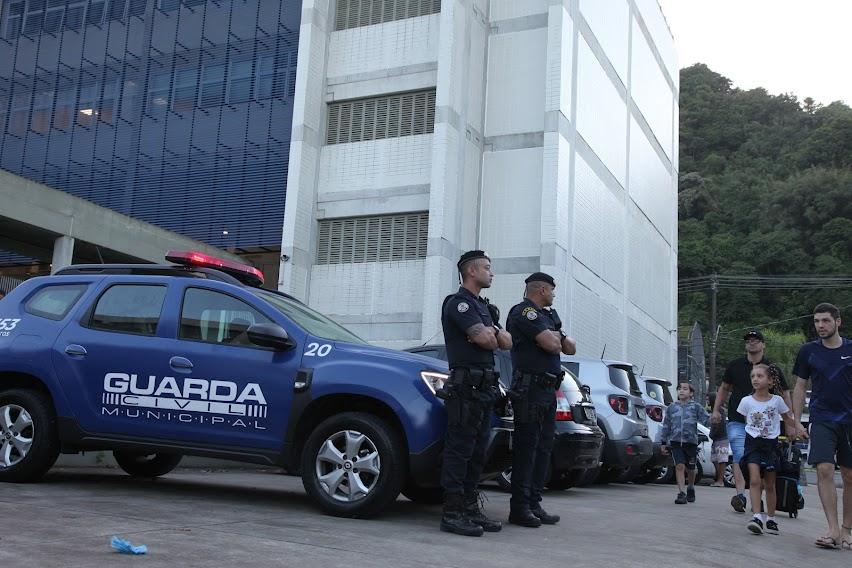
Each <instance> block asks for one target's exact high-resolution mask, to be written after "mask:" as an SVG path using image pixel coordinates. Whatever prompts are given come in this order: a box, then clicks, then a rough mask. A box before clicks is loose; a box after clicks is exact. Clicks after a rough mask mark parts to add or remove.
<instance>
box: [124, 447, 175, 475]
mask: <svg viewBox="0 0 852 568" xmlns="http://www.w3.org/2000/svg"><path fill="white" fill-rule="evenodd" d="M112 457H113V458H115V463H117V464H118V467H120V468H121V469H123V470H124V471H125V473H127V474H129V475H131V476H133V477H160V476H161V475H166V474H167V473H169V472H170V471H172V470H173V469H174V468H176V467H177V466H178V464H179V463H180V461H181V460H182V459H183V456H182V455H180V454H161V453H160V454H146V453H140V452H124V451H114V452H113V453H112Z"/></svg>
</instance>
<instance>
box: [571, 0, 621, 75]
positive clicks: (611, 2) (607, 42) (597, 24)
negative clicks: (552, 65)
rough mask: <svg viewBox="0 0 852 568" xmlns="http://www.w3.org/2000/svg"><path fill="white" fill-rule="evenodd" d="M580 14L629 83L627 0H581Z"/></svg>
mask: <svg viewBox="0 0 852 568" xmlns="http://www.w3.org/2000/svg"><path fill="white" fill-rule="evenodd" d="M580 14H582V16H583V18H584V19H585V20H586V23H588V24H589V27H590V28H592V33H594V35H595V39H597V40H598V43H599V44H600V45H601V47H602V48H603V50H604V52H605V53H606V56H607V59H609V62H610V63H612V66H613V68H614V69H615V71H616V73H618V76H619V78H620V79H621V82H622V83H623V84H625V85H626V84H627V32H628V31H629V25H630V22H629V16H630V12H629V8H628V5H627V1H626V0H605V1H603V2H602V1H601V0H580Z"/></svg>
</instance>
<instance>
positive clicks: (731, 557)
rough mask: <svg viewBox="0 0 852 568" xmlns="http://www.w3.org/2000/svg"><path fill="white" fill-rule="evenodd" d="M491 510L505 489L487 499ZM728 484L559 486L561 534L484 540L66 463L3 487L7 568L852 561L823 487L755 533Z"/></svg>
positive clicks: (204, 481) (397, 517)
mask: <svg viewBox="0 0 852 568" xmlns="http://www.w3.org/2000/svg"><path fill="white" fill-rule="evenodd" d="M487 496H488V499H489V500H488V503H487V509H488V511H489V513H490V514H492V515H493V516H497V517H501V518H504V519H505V517H506V515H507V513H508V495H507V494H505V493H501V492H499V491H496V490H489V491H487ZM730 496H731V490H730V489H717V488H711V487H699V488H698V501H697V503H695V504H689V505H675V504H674V503H673V499H674V497H675V490H674V487H672V486H660V485H647V486H641V485H603V486H594V487H589V488H579V489H572V490H569V491H564V492H550V493H548V494H547V496H546V502H545V508H546V509H547V510H548V511H550V512H552V513H557V514H559V515H561V516H562V522H561V523H559V524H558V525H556V526H553V527H542V528H539V529H526V528H521V527H516V526H514V525H506V526H504V528H503V531H502V532H500V533H496V534H488V533H486V535H485V536H484V537H481V538H465V537H459V536H455V535H448V534H445V533H441V532H439V531H438V528H437V527H438V519H439V515H440V507H438V506H423V505H416V504H414V503H411V502H409V501H408V500H406V499H405V498H403V497H400V499H399V500H398V501H397V502H396V503H395V505H394V506H393V507H392V508H391V509H390V511H388V513H387V514H385V515H384V516H382V517H381V518H379V519H375V520H370V521H365V520H351V519H338V518H334V517H329V516H326V515H323V514H321V513H319V512H318V510H317V509H316V508H314V507H313V505H312V504H311V503H310V502H309V500H308V498H307V497H306V495H305V493H304V491H303V489H302V486H301V481H300V480H299V479H297V478H292V477H286V476H282V475H279V474H277V473H275V472H273V471H271V470H270V471H263V470H257V469H254V470H233V469H230V470H223V471H211V470H199V469H178V470H175V471H174V472H173V473H171V474H169V475H167V476H165V477H163V478H161V479H158V480H154V481H144V480H135V479H132V478H130V477H128V476H126V475H124V474H123V473H122V472H120V471H119V470H115V469H108V468H72V467H60V468H55V469H54V470H53V471H51V472H50V473H49V474H48V476H47V477H46V478H45V480H44V481H43V482H42V483H38V484H29V485H13V484H0V519H3V521H4V522H3V528H2V529H0V566H4V567H5V566H9V567H13V566H24V565H27V566H38V567H88V566H97V567H98V568H108V567H112V566H145V567H146V568H155V567H162V566H211V565H212V566H245V565H248V564H251V565H256V566H298V567H299V568H308V567H313V566H322V567H330V566H349V565H354V566H358V567H359V568H372V567H393V568H408V567H412V568H413V567H415V566H417V567H422V566H429V567H431V566H435V567H438V566H440V567H465V568H480V567H481V568H498V567H517V566H524V565H534V566H535V567H536V568H541V567H549V566H553V567H557V566H558V567H560V568H566V567H575V566H601V567H603V566H611V565H613V566H637V567H667V566H672V567H674V566H678V567H683V566H718V567H738V566H743V567H745V566H748V567H750V568H751V567H754V566H758V565H766V566H804V565H819V566H820V568H831V567H834V566H837V567H838V568H839V567H841V566H844V567H848V566H850V565H852V552H849V551H839V550H838V551H824V550H820V549H817V548H815V547H814V546H813V540H814V537H816V536H817V535H820V534H822V531H823V525H824V518H823V515H822V511H821V509H820V508H819V501H818V497H817V495H816V487H814V486H809V487H806V488H805V499H806V501H807V504H806V508H805V509H804V510H802V511H801V512H800V517H799V518H798V519H788V518H787V517H786V515H783V516H780V517H779V523H780V525H781V531H782V536H780V537H776V536H769V535H765V536H754V535H751V534H750V533H749V532H748V531H747V530H746V528H745V524H746V522H747V521H748V517H747V516H746V515H742V514H736V513H734V512H733V511H732V509H731V508H730V505H729V504H728V501H729V499H730ZM114 534H115V535H119V536H121V537H123V538H126V539H129V540H131V541H132V542H133V543H134V544H140V543H142V544H146V545H147V546H148V548H149V553H148V554H147V555H145V556H133V557H132V556H126V555H121V554H118V553H115V552H113V551H112V550H111V549H110V547H109V538H110V536H111V535H114Z"/></svg>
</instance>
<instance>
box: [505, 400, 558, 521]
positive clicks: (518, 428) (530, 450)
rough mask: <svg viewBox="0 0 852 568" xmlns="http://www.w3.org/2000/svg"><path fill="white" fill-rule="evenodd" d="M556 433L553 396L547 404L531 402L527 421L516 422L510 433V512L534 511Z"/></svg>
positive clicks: (545, 477)
mask: <svg viewBox="0 0 852 568" xmlns="http://www.w3.org/2000/svg"><path fill="white" fill-rule="evenodd" d="M555 434H556V397H554V398H553V400H552V401H550V402H530V403H529V414H528V416H527V417H526V420H523V421H521V422H518V421H517V417H516V420H515V432H514V433H513V434H512V442H513V444H512V446H513V448H512V499H511V500H510V502H509V503H510V506H511V508H512V509H513V510H519V509H523V508H525V507H526V506H529V507H531V508H536V507H537V506H538V503H539V502H540V501H541V492H542V491H543V490H544V483H545V481H547V472H548V469H549V466H550V453H551V451H552V450H553V439H554V436H555Z"/></svg>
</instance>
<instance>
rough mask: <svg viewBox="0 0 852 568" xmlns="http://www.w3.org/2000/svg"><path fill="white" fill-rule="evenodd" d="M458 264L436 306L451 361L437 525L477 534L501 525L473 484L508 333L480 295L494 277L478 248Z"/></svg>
mask: <svg viewBox="0 0 852 568" xmlns="http://www.w3.org/2000/svg"><path fill="white" fill-rule="evenodd" d="M458 270H459V274H460V275H461V281H462V286H461V287H460V288H459V291H458V292H456V293H455V294H452V295H450V296H447V297H446V298H445V299H444V304H443V306H442V308H441V326H442V327H443V329H444V340H445V342H446V345H447V359H448V361H449V364H450V378H449V380H448V381H447V384H446V385H445V386H444V388H443V389H442V390H441V391H439V396H441V398H443V399H444V402H445V405H446V409H447V436H446V442H445V444H444V462H443V470H442V471H441V485H442V486H443V488H444V512H443V516H442V518H441V530H442V531H447V532H452V533H456V534H461V535H465V536H482V533H483V531H488V532H497V531H499V530H500V529H501V528H502V525H501V523H500V522H499V521H494V520H491V519H489V518H488V517H486V516H485V513H484V512H483V510H482V506H481V503H480V501H479V493H478V491H477V486H478V484H479V476H480V474H481V473H482V468H483V466H484V461H485V449H486V444H487V442H488V436H489V432H490V430H491V412H492V410H493V408H494V403H495V400H496V397H497V379H498V376H499V375H498V373H497V372H496V371H495V370H494V350H495V349H498V348H500V349H509V348H510V347H511V346H512V338H511V336H510V335H509V334H508V333H506V331H505V330H503V329H501V328H500V323H499V319H500V312H499V310H498V309H497V307H496V306H494V305H493V304H489V303H488V301H487V300H485V299H483V298H480V297H479V293H480V291H481V290H482V289H483V288H488V287H490V286H491V280H492V279H493V278H494V274H493V273H492V272H491V260H490V259H489V258H488V255H486V254H485V253H484V252H483V251H481V250H472V251H469V252H466V253H464V254H463V255H462V256H461V258H459V262H458Z"/></svg>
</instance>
